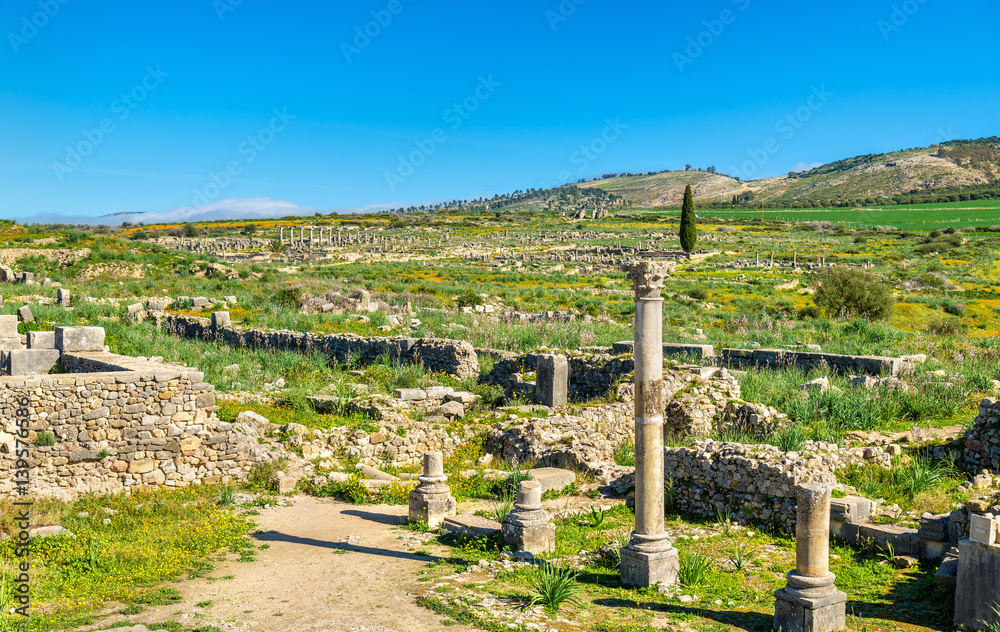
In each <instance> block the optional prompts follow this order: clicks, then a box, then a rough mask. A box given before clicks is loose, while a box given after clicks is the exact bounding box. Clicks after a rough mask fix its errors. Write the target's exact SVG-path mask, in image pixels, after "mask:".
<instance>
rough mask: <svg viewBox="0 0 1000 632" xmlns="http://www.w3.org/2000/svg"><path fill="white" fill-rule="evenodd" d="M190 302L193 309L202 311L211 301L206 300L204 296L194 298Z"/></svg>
mask: <svg viewBox="0 0 1000 632" xmlns="http://www.w3.org/2000/svg"><path fill="white" fill-rule="evenodd" d="M191 302H192V304H193V305H194V308H195V309H203V308H205V307H208V306H209V305H211V304H212V301H210V300H208V299H207V298H205V297H204V296H196V297H195V298H194V299H193V300H192V301H191Z"/></svg>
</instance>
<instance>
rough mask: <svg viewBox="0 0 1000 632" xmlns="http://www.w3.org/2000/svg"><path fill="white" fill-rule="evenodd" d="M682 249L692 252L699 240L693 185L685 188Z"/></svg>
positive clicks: (682, 210) (682, 209) (681, 232)
mask: <svg viewBox="0 0 1000 632" xmlns="http://www.w3.org/2000/svg"><path fill="white" fill-rule="evenodd" d="M680 235H681V249H682V250H683V251H684V252H686V253H688V254H690V253H691V251H692V250H694V244H695V242H697V241H698V228H697V227H696V226H695V216H694V193H693V192H692V191H691V185H690V184H689V185H687V188H685V189H684V206H682V207H681V229H680Z"/></svg>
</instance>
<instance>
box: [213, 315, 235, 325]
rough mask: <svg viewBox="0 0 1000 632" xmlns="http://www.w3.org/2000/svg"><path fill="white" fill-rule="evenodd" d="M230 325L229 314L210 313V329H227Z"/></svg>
mask: <svg viewBox="0 0 1000 632" xmlns="http://www.w3.org/2000/svg"><path fill="white" fill-rule="evenodd" d="M230 324H232V319H230V318H229V312H212V329H219V328H220V327H228V326H229V325H230Z"/></svg>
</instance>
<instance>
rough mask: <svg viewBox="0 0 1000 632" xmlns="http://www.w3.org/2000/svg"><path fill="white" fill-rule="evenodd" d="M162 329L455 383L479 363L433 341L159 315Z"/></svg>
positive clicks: (454, 343) (468, 350) (464, 351)
mask: <svg viewBox="0 0 1000 632" xmlns="http://www.w3.org/2000/svg"><path fill="white" fill-rule="evenodd" d="M161 323H162V326H163V327H164V328H165V329H166V330H167V331H169V332H171V333H173V334H175V335H177V336H180V337H183V338H196V339H201V340H207V341H211V342H218V343H221V344H226V345H231V346H234V347H253V348H258V349H273V350H290V351H299V352H302V353H322V354H324V355H325V356H326V357H328V358H330V359H332V360H335V361H336V362H338V363H341V364H345V363H347V362H348V361H349V360H350V359H351V358H352V357H353V356H357V357H358V358H359V360H360V361H361V362H362V363H364V364H370V363H373V362H375V361H376V360H378V358H379V357H381V356H383V355H386V354H388V355H389V356H391V357H393V358H398V359H399V360H401V361H404V362H420V363H421V364H423V365H424V366H425V367H426V368H427V369H428V370H429V371H432V372H443V373H448V374H451V375H454V376H455V377H459V378H467V377H474V376H476V375H479V359H478V357H477V356H476V352H475V350H474V349H473V348H472V345H471V344H469V343H468V342H465V341H461V340H447V339H436V338H365V337H363V336H358V335H355V334H329V335H315V334H311V333H302V332H297V331H287V330H284V331H265V330H262V329H244V328H243V327H235V326H228V327H218V328H213V327H212V323H211V321H209V320H208V319H207V318H196V317H193V316H180V315H176V314H165V315H163V316H162V317H161Z"/></svg>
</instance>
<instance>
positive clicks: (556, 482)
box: [528, 467, 576, 494]
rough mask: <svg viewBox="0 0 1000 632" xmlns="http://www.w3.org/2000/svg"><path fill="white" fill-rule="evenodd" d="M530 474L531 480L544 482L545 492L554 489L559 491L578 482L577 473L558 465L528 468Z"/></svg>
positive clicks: (543, 489)
mask: <svg viewBox="0 0 1000 632" xmlns="http://www.w3.org/2000/svg"><path fill="white" fill-rule="evenodd" d="M528 474H529V475H530V476H531V480H533V481H537V482H539V483H541V484H542V493H543V494H544V493H545V492H547V491H549V490H552V489H554V490H557V491H558V490H560V489H562V488H564V487H566V486H567V485H572V484H573V483H574V482H576V474H574V473H573V472H571V471H569V470H564V469H561V468H558V467H538V468H535V469H533V470H528Z"/></svg>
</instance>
